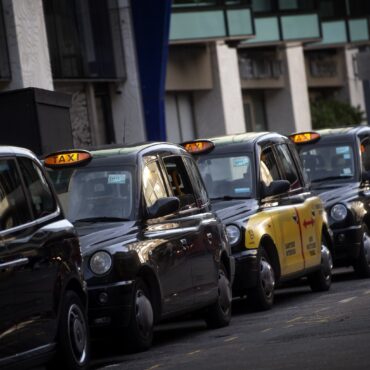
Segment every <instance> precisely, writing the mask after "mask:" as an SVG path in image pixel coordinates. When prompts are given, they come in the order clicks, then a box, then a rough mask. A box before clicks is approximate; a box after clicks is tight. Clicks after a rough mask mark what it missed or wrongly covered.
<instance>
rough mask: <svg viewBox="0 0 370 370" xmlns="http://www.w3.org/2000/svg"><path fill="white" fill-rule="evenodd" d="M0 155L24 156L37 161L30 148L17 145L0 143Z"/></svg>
mask: <svg viewBox="0 0 370 370" xmlns="http://www.w3.org/2000/svg"><path fill="white" fill-rule="evenodd" d="M0 156H24V157H29V158H32V159H34V160H37V161H38V159H37V157H36V155H35V154H34V153H33V152H32V151H31V150H29V149H26V148H21V147H18V146H10V145H0Z"/></svg>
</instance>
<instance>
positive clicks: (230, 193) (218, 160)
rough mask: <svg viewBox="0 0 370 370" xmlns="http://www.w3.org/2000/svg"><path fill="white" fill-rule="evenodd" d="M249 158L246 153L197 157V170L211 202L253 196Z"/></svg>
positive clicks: (252, 175) (250, 160) (252, 176)
mask: <svg viewBox="0 0 370 370" xmlns="http://www.w3.org/2000/svg"><path fill="white" fill-rule="evenodd" d="M251 158H252V155H251V154H248V153H247V154H243V155H240V154H231V153H230V154H223V155H214V154H211V155H200V156H198V158H197V163H198V166H199V170H200V173H201V175H202V178H203V181H204V183H205V185H206V188H207V191H208V194H209V197H210V198H211V200H215V199H238V198H251V197H252V196H253V192H254V187H253V183H254V181H253V179H254V174H253V170H252V168H253V166H252V159H251Z"/></svg>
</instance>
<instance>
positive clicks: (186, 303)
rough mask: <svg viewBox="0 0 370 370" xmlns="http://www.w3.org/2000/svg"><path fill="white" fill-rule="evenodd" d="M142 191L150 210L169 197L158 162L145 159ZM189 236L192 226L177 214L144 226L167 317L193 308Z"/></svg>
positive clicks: (144, 234)
mask: <svg viewBox="0 0 370 370" xmlns="http://www.w3.org/2000/svg"><path fill="white" fill-rule="evenodd" d="M142 191H143V196H144V202H145V207H146V208H148V207H151V206H152V205H153V204H154V203H155V202H156V201H157V200H158V199H161V198H165V197H168V196H169V189H168V188H167V187H166V185H165V179H164V173H163V172H162V170H161V166H160V164H159V163H158V160H157V159H156V160H152V159H149V160H146V158H144V164H143V170H142ZM188 233H189V227H188V225H186V224H185V223H184V220H183V219H182V218H181V216H180V215H179V214H177V213H176V214H172V215H168V216H166V217H158V218H154V219H149V220H146V224H145V226H144V233H143V236H144V240H143V243H144V244H145V243H147V244H148V246H151V255H150V263H151V265H152V266H153V267H154V268H155V270H156V272H157V275H158V278H159V281H160V286H161V291H162V301H163V309H162V311H163V312H164V313H165V314H170V313H173V312H178V311H181V310H186V309H188V308H189V307H191V306H192V304H193V292H192V277H191V264H190V261H189V250H188V248H187V239H186V238H187V234H188Z"/></svg>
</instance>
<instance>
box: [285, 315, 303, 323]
mask: <svg viewBox="0 0 370 370" xmlns="http://www.w3.org/2000/svg"><path fill="white" fill-rule="evenodd" d="M302 319H303V317H302V316H298V317H295V318H294V319H291V320H288V321H287V322H294V321H299V320H302Z"/></svg>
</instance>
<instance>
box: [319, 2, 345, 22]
mask: <svg viewBox="0 0 370 370" xmlns="http://www.w3.org/2000/svg"><path fill="white" fill-rule="evenodd" d="M318 3H319V4H318V5H319V9H318V10H319V15H320V17H323V18H342V17H345V16H346V15H347V7H346V0H320V1H319V2H318Z"/></svg>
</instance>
